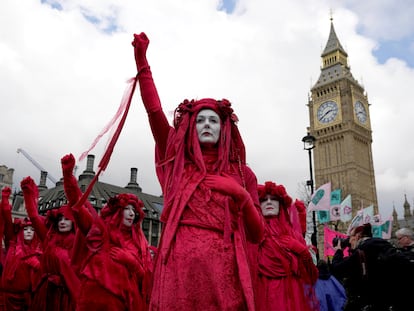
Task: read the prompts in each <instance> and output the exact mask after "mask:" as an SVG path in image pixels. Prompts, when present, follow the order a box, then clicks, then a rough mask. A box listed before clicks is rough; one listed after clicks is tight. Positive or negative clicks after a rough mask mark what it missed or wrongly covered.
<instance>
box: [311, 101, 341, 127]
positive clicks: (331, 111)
mask: <svg viewBox="0 0 414 311" xmlns="http://www.w3.org/2000/svg"><path fill="white" fill-rule="evenodd" d="M337 115H338V104H337V103H335V102H334V101H332V100H329V101H326V102H324V103H323V104H322V105H320V106H319V108H318V111H317V115H316V116H317V118H318V121H319V122H320V123H330V122H332V121H333V120H335V118H336V116H337Z"/></svg>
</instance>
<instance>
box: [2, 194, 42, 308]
mask: <svg viewBox="0 0 414 311" xmlns="http://www.w3.org/2000/svg"><path fill="white" fill-rule="evenodd" d="M10 193H11V189H10V188H8V187H6V188H3V190H2V201H1V207H2V214H3V219H4V223H5V231H4V238H5V245H8V247H7V249H6V259H5V262H4V267H3V268H4V270H3V275H2V284H3V288H4V300H5V306H6V310H7V311H9V310H10V311H13V310H15V311H18V310H34V309H33V308H32V305H31V304H32V301H31V300H32V299H31V298H32V291H33V288H34V286H35V285H36V282H37V281H38V277H39V267H40V261H39V258H40V255H41V245H40V241H39V239H38V238H37V236H36V234H35V232H34V228H33V226H32V223H31V222H30V220H29V219H27V218H24V219H21V218H16V219H15V221H14V224H13V222H12V215H11V205H10V203H9V196H10Z"/></svg>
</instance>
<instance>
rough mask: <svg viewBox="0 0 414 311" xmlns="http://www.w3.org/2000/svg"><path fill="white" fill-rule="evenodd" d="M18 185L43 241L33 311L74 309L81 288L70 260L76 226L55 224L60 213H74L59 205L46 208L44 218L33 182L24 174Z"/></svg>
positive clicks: (65, 310) (70, 215) (66, 310)
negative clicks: (63, 229)
mask: <svg viewBox="0 0 414 311" xmlns="http://www.w3.org/2000/svg"><path fill="white" fill-rule="evenodd" d="M21 185H22V190H23V196H24V200H25V204H26V210H27V214H28V215H29V217H30V220H31V222H32V224H33V228H34V229H35V232H36V234H37V236H38V237H39V239H40V240H41V241H42V244H43V255H42V257H41V260H40V280H39V282H38V284H37V285H36V288H35V290H34V297H33V306H35V308H36V309H35V310H36V311H75V309H76V301H77V298H78V295H79V288H80V281H79V278H78V275H77V274H76V272H75V270H74V267H73V265H72V263H71V255H72V248H73V243H74V239H75V228H72V230H71V231H69V232H60V231H59V230H58V225H57V224H58V221H59V217H60V216H61V215H63V216H65V218H67V219H71V220H72V221H73V215H72V214H71V213H70V210H69V209H68V206H62V207H60V208H59V209H53V210H49V211H48V212H47V215H46V218H44V217H42V216H40V215H39V214H38V211H37V196H38V194H37V193H38V192H37V191H38V190H37V186H36V184H35V183H34V181H33V180H32V179H31V178H30V177H27V178H26V179H24V180H23V181H22V183H21ZM73 226H74V224H73Z"/></svg>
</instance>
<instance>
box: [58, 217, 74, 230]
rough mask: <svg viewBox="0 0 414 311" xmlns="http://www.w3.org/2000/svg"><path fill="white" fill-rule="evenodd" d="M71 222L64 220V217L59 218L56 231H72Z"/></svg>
mask: <svg viewBox="0 0 414 311" xmlns="http://www.w3.org/2000/svg"><path fill="white" fill-rule="evenodd" d="M72 226H73V224H72V220H70V219H67V218H65V216H60V217H59V222H58V230H59V232H62V233H63V232H69V231H70V230H72Z"/></svg>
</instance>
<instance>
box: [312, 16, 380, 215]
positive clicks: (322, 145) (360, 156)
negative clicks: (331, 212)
mask: <svg viewBox="0 0 414 311" xmlns="http://www.w3.org/2000/svg"><path fill="white" fill-rule="evenodd" d="M321 58H322V65H321V72H320V75H319V78H318V80H317V82H316V83H315V85H314V86H313V87H312V88H311V91H310V96H309V100H308V108H309V119H310V127H309V133H310V134H311V135H312V136H314V137H315V138H316V146H315V149H314V169H315V183H316V186H317V187H319V186H321V185H322V184H325V183H327V182H331V185H332V189H338V188H340V189H341V190H342V198H341V199H344V197H346V196H347V195H348V194H351V198H352V209H353V214H355V213H356V211H357V210H359V209H360V208H361V207H367V206H369V205H373V206H374V212H375V213H378V203H377V192H376V186H375V175H374V165H373V159H372V148H371V145H372V130H371V122H370V115H369V103H368V97H367V95H366V93H365V90H364V88H363V86H362V85H361V84H359V83H358V81H357V80H355V79H354V77H353V76H352V73H351V69H350V67H349V65H348V54H347V53H346V51H345V49H344V48H343V47H342V45H341V43H340V41H339V39H338V37H337V35H336V32H335V28H334V25H333V20H332V18H331V28H330V33H329V37H328V41H327V43H326V46H325V49H324V50H323V52H322V54H321Z"/></svg>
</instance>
